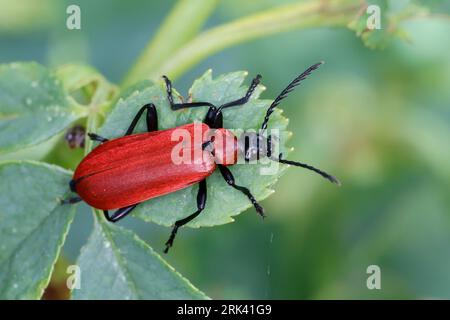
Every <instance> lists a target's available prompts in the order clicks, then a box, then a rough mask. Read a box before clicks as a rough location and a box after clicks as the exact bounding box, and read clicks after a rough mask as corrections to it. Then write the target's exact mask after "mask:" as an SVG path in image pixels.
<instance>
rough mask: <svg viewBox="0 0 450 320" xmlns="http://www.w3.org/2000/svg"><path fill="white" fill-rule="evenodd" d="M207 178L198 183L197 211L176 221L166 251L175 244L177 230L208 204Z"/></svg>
mask: <svg viewBox="0 0 450 320" xmlns="http://www.w3.org/2000/svg"><path fill="white" fill-rule="evenodd" d="M206 193H207V192H206V179H204V180H202V181H200V182H199V184H198V192H197V211H195V212H194V213H193V214H191V215H190V216H188V217H186V218H184V219H181V220H178V221H176V222H175V225H174V227H173V229H172V233H171V234H170V237H169V240H167V242H166V249H164V253H167V252H168V251H169V249H170V247H172V246H173V241H174V240H175V236H176V235H177V231H178V229H179V228H180V227H182V226H184V225H185V224H187V223H188V222H190V221H192V220H193V219H195V218H196V217H197V216H198V215H199V214H200V213H201V212H202V211H203V209H204V208H205V205H206Z"/></svg>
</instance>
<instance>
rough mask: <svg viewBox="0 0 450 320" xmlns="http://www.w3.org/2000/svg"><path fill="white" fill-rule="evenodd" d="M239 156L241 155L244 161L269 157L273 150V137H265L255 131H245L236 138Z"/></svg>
mask: <svg viewBox="0 0 450 320" xmlns="http://www.w3.org/2000/svg"><path fill="white" fill-rule="evenodd" d="M238 149H239V156H243V157H244V159H245V161H246V162H249V161H254V160H259V159H261V158H263V157H270V156H271V155H272V151H273V150H275V139H272V137H271V136H269V137H265V136H264V135H262V134H259V133H256V132H245V133H243V134H242V135H241V136H240V137H239V140H238Z"/></svg>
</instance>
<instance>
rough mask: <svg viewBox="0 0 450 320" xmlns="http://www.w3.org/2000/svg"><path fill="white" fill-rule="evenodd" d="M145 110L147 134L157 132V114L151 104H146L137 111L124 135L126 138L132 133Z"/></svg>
mask: <svg viewBox="0 0 450 320" xmlns="http://www.w3.org/2000/svg"><path fill="white" fill-rule="evenodd" d="M146 110H147V116H146V118H145V120H146V122H147V130H148V132H151V131H157V130H158V113H157V112H156V107H155V105H154V104H153V103H148V104H146V105H145V106H143V107H142V108H140V109H139V111H138V113H136V116H135V117H134V119H133V121H131V124H130V126H129V127H128V129H127V132H126V133H125V135H126V136H128V135H130V134H132V133H133V130H134V128H135V127H136V125H137V123H138V121H139V119H140V118H141V117H142V114H143V113H144V111H146Z"/></svg>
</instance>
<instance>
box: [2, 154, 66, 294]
mask: <svg viewBox="0 0 450 320" xmlns="http://www.w3.org/2000/svg"><path fill="white" fill-rule="evenodd" d="M70 175H71V174H70V172H68V171H65V170H63V169H61V168H59V167H56V166H51V165H46V164H43V163H38V162H22V161H20V162H5V163H2V164H0V194H1V197H0V299H39V298H40V297H41V295H42V293H43V291H44V288H45V287H46V286H47V284H48V282H49V280H50V275H51V272H52V269H53V265H54V263H55V261H56V258H57V257H58V255H59V252H60V249H61V246H62V245H63V243H64V240H65V237H66V234H67V232H68V228H69V225H70V223H71V221H72V219H73V215H74V210H75V206H67V205H66V206H63V205H61V204H60V202H59V200H60V199H61V198H63V196H64V195H65V194H66V193H67V191H68V187H67V184H68V181H69V179H70Z"/></svg>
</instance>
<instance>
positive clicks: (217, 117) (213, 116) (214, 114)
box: [203, 107, 223, 129]
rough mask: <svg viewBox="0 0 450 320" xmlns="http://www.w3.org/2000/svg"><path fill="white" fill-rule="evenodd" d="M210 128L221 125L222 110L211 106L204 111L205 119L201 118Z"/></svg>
mask: <svg viewBox="0 0 450 320" xmlns="http://www.w3.org/2000/svg"><path fill="white" fill-rule="evenodd" d="M203 122H204V123H206V124H207V125H208V126H209V127H210V128H214V129H218V128H222V127H223V116H222V112H221V111H218V110H217V108H216V107H211V108H209V109H208V112H207V113H206V116H205V120H203Z"/></svg>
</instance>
